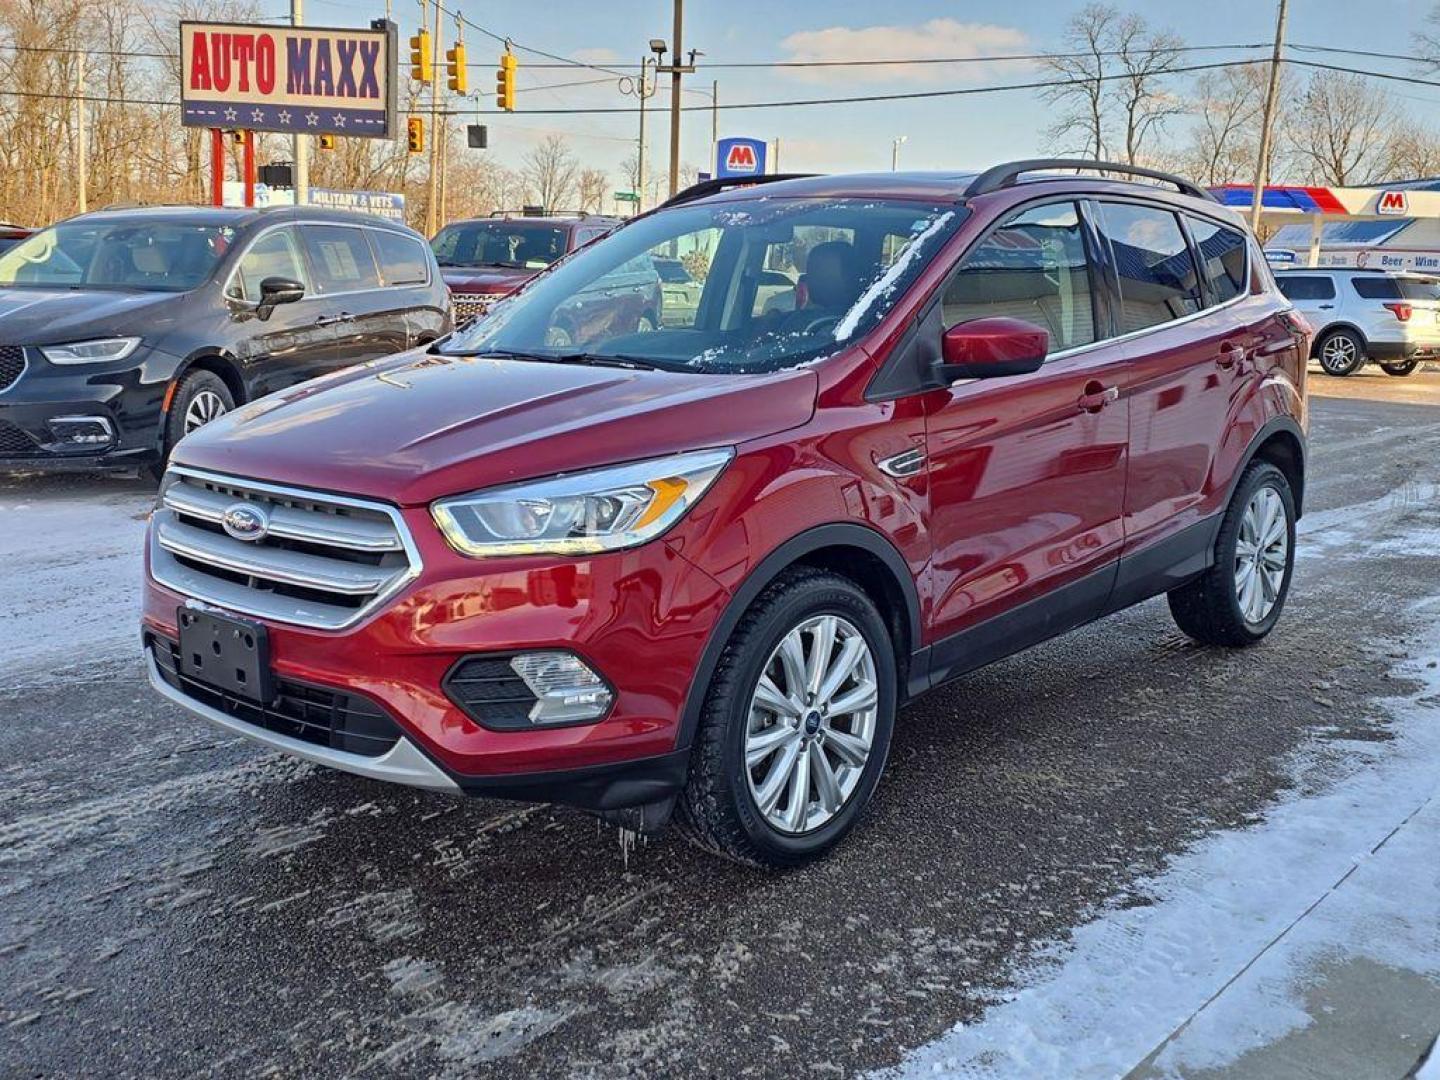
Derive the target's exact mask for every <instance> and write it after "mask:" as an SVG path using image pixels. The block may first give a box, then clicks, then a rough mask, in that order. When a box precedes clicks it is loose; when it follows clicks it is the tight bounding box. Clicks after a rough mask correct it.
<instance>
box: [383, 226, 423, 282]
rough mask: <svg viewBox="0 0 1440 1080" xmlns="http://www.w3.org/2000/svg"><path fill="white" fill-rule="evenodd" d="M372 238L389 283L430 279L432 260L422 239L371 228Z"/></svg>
mask: <svg viewBox="0 0 1440 1080" xmlns="http://www.w3.org/2000/svg"><path fill="white" fill-rule="evenodd" d="M370 239H371V240H373V241H375V254H376V255H378V256H379V258H380V275H381V277H383V278H384V279H385V284H386V285H424V284H425V283H426V282H427V281H429V280H430V260H429V259H428V258H427V256H426V249H425V246H424V245H423V244H421V243H420V241H419V240H416V239H415V238H414V237H412V236H406V235H404V234H403V233H394V232H386V231H384V230H383V229H372V230H371V231H370Z"/></svg>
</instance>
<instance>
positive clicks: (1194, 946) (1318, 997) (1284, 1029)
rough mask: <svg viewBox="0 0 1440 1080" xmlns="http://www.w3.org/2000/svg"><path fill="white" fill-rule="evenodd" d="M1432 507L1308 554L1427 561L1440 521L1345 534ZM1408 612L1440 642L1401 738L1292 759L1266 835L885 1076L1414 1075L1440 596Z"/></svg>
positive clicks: (1159, 880) (1100, 931) (1384, 504)
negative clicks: (1386, 532) (1316, 1066)
mask: <svg viewBox="0 0 1440 1080" xmlns="http://www.w3.org/2000/svg"><path fill="white" fill-rule="evenodd" d="M1433 496H1434V492H1433V491H1430V490H1426V491H1404V490H1402V491H1401V492H1398V493H1395V492H1392V493H1391V494H1390V495H1387V496H1386V497H1384V498H1382V499H1379V500H1376V501H1375V503H1374V505H1371V506H1361V507H1349V508H1347V509H1346V510H1344V511H1336V512H1332V513H1331V514H1328V515H1327V514H1317V515H1315V516H1314V518H1313V519H1311V518H1308V517H1307V519H1306V520H1305V522H1304V525H1305V529H1304V530H1303V531H1304V532H1305V533H1307V534H1313V535H1309V536H1307V537H1306V538H1305V539H1304V540H1303V542H1302V546H1301V549H1300V550H1301V552H1302V553H1303V554H1302V558H1320V557H1324V558H1361V559H1364V558H1369V557H1373V556H1374V555H1375V554H1377V553H1379V552H1382V551H1385V552H1389V553H1391V554H1393V553H1395V552H1397V551H1399V550H1403V549H1407V548H1408V550H1410V551H1432V550H1433V543H1434V540H1435V531H1436V530H1435V528H1434V526H1433V525H1431V524H1428V523H1427V524H1426V525H1425V526H1424V527H1419V528H1415V529H1413V530H1412V535H1408V536H1407V535H1400V536H1390V537H1389V538H1381V539H1378V540H1377V541H1375V542H1373V543H1370V544H1368V545H1367V544H1364V543H1360V542H1359V534H1360V530H1359V529H1358V528H1350V527H1349V526H1351V525H1356V524H1358V522H1360V521H1361V520H1363V519H1365V518H1366V517H1368V516H1369V515H1368V514H1367V513H1366V511H1367V510H1368V511H1374V512H1378V513H1381V514H1382V515H1383V513H1384V511H1386V510H1392V509H1394V507H1395V506H1396V504H1397V503H1398V502H1404V503H1412V502H1413V500H1414V499H1416V498H1417V497H1418V498H1420V499H1422V500H1423V499H1430V498H1433ZM1369 520H1371V521H1372V522H1373V521H1374V520H1375V519H1374V518H1373V517H1370V518H1369ZM1409 614H1410V615H1411V616H1413V617H1414V618H1415V619H1416V620H1417V621H1419V622H1420V623H1421V624H1422V625H1424V624H1428V625H1429V627H1430V629H1429V631H1428V633H1427V636H1426V638H1425V644H1424V646H1423V647H1422V648H1421V649H1420V651H1419V654H1418V656H1416V657H1414V658H1412V659H1410V660H1408V661H1406V662H1404V663H1402V664H1400V665H1399V667H1398V670H1397V672H1396V674H1397V675H1399V676H1400V677H1402V678H1408V679H1412V680H1414V681H1415V682H1416V683H1418V684H1419V687H1420V689H1419V690H1417V691H1416V692H1415V693H1413V694H1411V695H1409V696H1407V697H1405V698H1400V699H1395V700H1392V701H1389V702H1386V703H1384V704H1385V706H1386V708H1387V709H1388V710H1389V712H1390V714H1391V717H1392V726H1391V728H1390V732H1391V734H1392V735H1393V740H1391V741H1363V742H1361V741H1355V742H1350V743H1346V744H1341V745H1340V746H1339V749H1341V750H1343V751H1344V752H1343V753H1342V754H1338V755H1337V754H1335V753H1333V751H1334V750H1335V749H1337V745H1336V744H1334V743H1331V744H1329V749H1330V750H1331V751H1332V752H1331V753H1328V754H1325V755H1323V757H1322V756H1321V755H1318V754H1316V755H1299V756H1297V758H1296V760H1295V761H1294V762H1293V763H1292V770H1291V771H1292V773H1293V776H1294V780H1295V783H1294V784H1293V787H1292V789H1291V790H1292V791H1293V792H1294V793H1295V794H1292V795H1291V796H1290V797H1288V798H1287V799H1286V800H1284V801H1282V802H1281V803H1279V804H1278V805H1276V806H1275V807H1273V808H1272V809H1271V810H1270V811H1269V812H1268V813H1267V814H1266V815H1265V817H1264V820H1263V821H1262V822H1260V823H1259V824H1257V825H1256V826H1254V827H1251V828H1247V829H1244V830H1239V831H1234V832H1225V833H1220V834H1217V835H1214V836H1211V837H1208V838H1206V839H1205V840H1203V841H1201V842H1200V843H1199V844H1197V845H1196V846H1195V847H1194V848H1193V849H1192V850H1190V851H1189V852H1188V853H1186V854H1184V855H1181V856H1179V857H1177V858H1176V859H1174V860H1173V861H1172V863H1171V864H1170V867H1169V869H1167V870H1166V871H1165V872H1164V873H1162V874H1160V875H1159V876H1158V877H1156V878H1153V879H1151V880H1149V881H1145V882H1141V883H1140V884H1139V886H1138V888H1137V890H1136V891H1137V892H1138V893H1139V894H1140V895H1142V896H1145V897H1147V898H1149V899H1150V900H1152V901H1153V902H1151V903H1148V904H1146V905H1144V906H1129V907H1126V908H1124V909H1121V910H1112V911H1109V912H1106V913H1104V914H1102V915H1101V916H1100V917H1098V918H1097V919H1096V920H1095V921H1094V922H1092V923H1090V924H1088V925H1086V926H1083V927H1081V928H1080V929H1079V930H1077V931H1076V932H1075V934H1074V935H1073V938H1072V939H1071V941H1070V942H1069V943H1068V944H1066V945H1064V946H1056V947H1052V948H1050V949H1049V950H1048V951H1047V952H1046V953H1045V954H1043V955H1042V956H1040V957H1038V958H1037V960H1036V963H1035V964H1034V965H1033V966H1032V967H1031V968H1030V970H1029V971H1028V973H1022V974H1021V977H1020V982H1021V984H1022V989H1020V990H1018V991H1011V992H1008V993H1007V992H997V994H996V997H997V999H998V1000H1000V1001H1001V1002H1002V1003H1001V1004H999V1005H997V1006H995V1007H994V1008H992V1009H991V1010H990V1011H988V1012H987V1013H986V1014H985V1016H984V1017H983V1018H982V1019H981V1020H980V1022H978V1023H976V1024H972V1025H970V1026H968V1027H966V1026H957V1027H956V1028H954V1029H952V1030H951V1031H950V1032H949V1033H948V1034H946V1035H944V1036H942V1037H941V1038H940V1039H938V1040H936V1041H935V1042H933V1043H931V1044H929V1045H927V1046H924V1047H921V1048H919V1049H918V1050H915V1051H913V1052H912V1053H910V1054H909V1055H908V1056H907V1058H906V1059H905V1061H904V1062H903V1063H902V1064H901V1065H900V1066H899V1067H898V1068H897V1069H893V1070H886V1071H885V1072H883V1073H881V1074H880V1075H881V1076H884V1077H891V1078H903V1080H911V1078H919V1077H935V1076H964V1077H967V1078H980V1077H994V1078H1002V1077H1004V1078H1009V1077H1017V1078H1019V1077H1026V1078H1028V1077H1036V1076H1067V1077H1075V1078H1077V1080H1079V1078H1084V1077H1112V1076H1124V1075H1127V1074H1128V1075H1132V1076H1135V1077H1170V1076H1194V1075H1196V1074H1198V1073H1201V1072H1204V1073H1205V1074H1206V1075H1211V1072H1210V1071H1211V1070H1215V1071H1217V1072H1219V1071H1223V1070H1225V1069H1227V1068H1231V1069H1234V1070H1235V1073H1236V1074H1237V1075H1244V1076H1280V1075H1284V1076H1289V1075H1306V1074H1307V1073H1305V1071H1304V1070H1303V1069H1300V1070H1296V1063H1297V1062H1301V1061H1310V1062H1311V1063H1312V1064H1313V1062H1314V1061H1316V1060H1323V1061H1326V1062H1327V1065H1326V1067H1325V1070H1324V1074H1325V1075H1335V1076H1347V1077H1351V1078H1353V1080H1359V1078H1361V1077H1367V1076H1371V1075H1376V1076H1387V1077H1399V1076H1402V1075H1405V1073H1406V1072H1408V1071H1409V1069H1411V1068H1413V1067H1414V1065H1415V1063H1416V1062H1417V1061H1418V1060H1419V1058H1420V1055H1421V1054H1422V1053H1423V1052H1424V1050H1425V1047H1426V1046H1427V1045H1428V1043H1429V1041H1430V1040H1431V1039H1433V1038H1434V1035H1435V1030H1434V1028H1435V1023H1434V1020H1435V1017H1436V1016H1437V1015H1440V667H1437V663H1440V597H1430V598H1427V599H1425V600H1421V601H1418V602H1417V603H1415V604H1414V605H1413V609H1412V611H1411V612H1410V613H1409ZM1337 759H1338V760H1337ZM1407 1024H1408V1025H1409V1027H1408V1028H1407V1027H1406V1026H1405V1025H1407ZM1367 1025H1368V1026H1369V1028H1370V1029H1371V1030H1369V1031H1367V1030H1366V1027H1367ZM1337 1026H1338V1027H1340V1028H1343V1029H1346V1030H1345V1032H1344V1035H1345V1037H1342V1035H1341V1033H1339V1032H1335V1031H1333V1030H1332V1029H1334V1028H1335V1027H1337ZM1357 1029H1358V1030H1357ZM1381 1029H1388V1030H1381ZM1397 1035H1398V1036H1399V1038H1398V1040H1397ZM1367 1037H1368V1038H1369V1039H1370V1041H1369V1042H1368V1043H1367V1041H1366V1040H1367ZM1357 1048H1358V1049H1357ZM1347 1055H1351V1057H1350V1058H1349V1059H1348V1060H1347ZM1386 1055H1390V1056H1391V1057H1393V1058H1394V1060H1387V1059H1386ZM1406 1055H1408V1057H1407V1056H1406ZM1282 1066H1283V1067H1282ZM1427 1068H1428V1069H1429V1071H1430V1072H1433V1073H1435V1080H1440V1066H1437V1065H1436V1064H1435V1062H1433V1061H1432V1062H1431V1063H1430V1064H1429V1065H1428V1066H1427ZM1427 1080H1430V1078H1429V1077H1428V1076H1427Z"/></svg>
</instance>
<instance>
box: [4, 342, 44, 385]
mask: <svg viewBox="0 0 1440 1080" xmlns="http://www.w3.org/2000/svg"><path fill="white" fill-rule="evenodd" d="M13 347H14V348H16V349H19V350H20V371H19V373H18V374H17V375H16V376H15V378H14V380H13V381H12V382H11V383H10V385H9V386H7V387H5V388H4V389H3V390H0V394H8V393H9V392H10V391H11V390H14V389H15V387H17V386H19V385H20V380H21V379H23V378H24V377H25V373H26V372H27V371H29V370H30V350H31V349H33V348H35V347H36V346H34V345H16V346H13Z"/></svg>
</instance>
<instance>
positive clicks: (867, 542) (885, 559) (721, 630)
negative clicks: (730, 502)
mask: <svg viewBox="0 0 1440 1080" xmlns="http://www.w3.org/2000/svg"><path fill="white" fill-rule="evenodd" d="M796 566H810V567H816V568H819V569H824V570H830V571H832V572H833V573H836V574H839V575H840V576H842V577H845V578H848V579H849V580H851V581H853V582H854V583H855V584H856V586H858V587H859V588H860V589H861V590H863V591H864V592H865V594H866V595H867V596H869V597H870V599H871V600H872V601H873V602H874V604H875V606H876V608H878V609H879V611H880V615H881V617H882V618H883V619H884V620H885V622H886V625H887V626H888V627H889V628H890V635H891V640H892V643H893V645H894V649H895V666H896V672H897V676H898V680H897V685H898V686H899V689H900V697H901V700H902V701H903V700H904V698H905V697H906V696H907V695H906V686H907V683H908V681H909V674H910V673H909V668H910V665H911V663H912V660H914V658H915V656H916V654H917V653H918V652H919V650H920V641H921V636H920V626H921V624H920V598H919V594H918V592H917V591H916V588H915V581H914V578H913V576H912V575H911V572H910V567H909V565H908V564H907V563H906V561H905V558H904V556H903V555H901V554H900V552H899V550H898V549H897V548H896V547H895V545H894V544H892V543H891V542H890V540H889V539H887V538H886V537H885V536H884V534H882V533H880V532H878V531H876V530H875V529H872V528H869V527H867V526H864V525H856V524H852V523H839V522H837V523H834V524H830V525H819V526H816V527H814V528H812V529H808V530H806V531H805V532H803V533H800V534H799V535H798V536H795V537H793V538H791V539H790V540H788V541H786V542H785V543H783V544H781V545H780V546H779V547H778V548H776V549H775V550H774V551H772V552H771V553H770V554H769V555H767V556H766V557H765V558H764V559H762V560H761V562H760V563H759V565H758V566H756V567H755V569H754V570H752V571H751V572H750V574H749V576H748V577H746V578H745V580H744V581H742V582H741V583H740V585H739V587H738V588H736V589H735V591H734V593H733V594H732V595H731V597H730V601H729V603H728V604H727V605H726V606H725V611H724V613H723V614H722V615H721V616H720V619H719V621H718V622H717V623H716V624H715V628H714V629H713V630H712V631H711V633H710V640H709V641H707V642H706V644H705V649H704V651H703V652H702V653H701V656H700V662H699V664H698V665H697V666H696V670H695V678H694V679H693V680H692V682H691V684H690V691H689V693H688V694H687V695H686V698H685V707H684V709H683V711H682V712H681V714H680V730H679V733H678V735H677V737H676V747H677V749H683V748H685V747H688V746H690V744H691V742H692V740H693V739H694V736H695V731H696V729H697V728H698V727H699V724H700V715H701V712H702V711H703V710H704V705H705V695H706V694H707V693H708V692H709V690H710V681H711V679H712V678H713V677H714V674H715V668H716V667H717V666H718V664H719V662H720V656H721V654H722V653H723V652H724V651H725V646H726V644H727V643H728V642H729V640H730V637H731V635H732V634H733V633H734V631H735V627H736V626H737V625H738V624H739V622H740V619H741V617H742V616H743V615H744V614H745V612H746V611H747V610H748V609H749V607H750V605H751V604H752V603H754V601H755V598H756V597H758V596H759V595H760V593H761V592H763V591H764V589H765V587H766V586H768V585H769V584H770V583H771V582H773V581H774V580H775V579H776V578H778V577H779V576H780V575H781V574H783V573H784V572H785V571H787V570H789V569H791V568H792V567H796Z"/></svg>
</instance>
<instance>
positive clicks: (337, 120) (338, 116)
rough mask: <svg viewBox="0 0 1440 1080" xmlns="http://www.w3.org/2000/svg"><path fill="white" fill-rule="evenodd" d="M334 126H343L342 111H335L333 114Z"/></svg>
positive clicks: (343, 117)
mask: <svg viewBox="0 0 1440 1080" xmlns="http://www.w3.org/2000/svg"><path fill="white" fill-rule="evenodd" d="M335 126H336V127H338V128H343V127H344V126H345V116H344V114H343V113H338V112H337V113H336V114H335Z"/></svg>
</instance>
